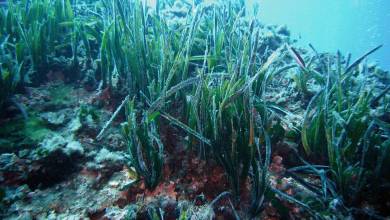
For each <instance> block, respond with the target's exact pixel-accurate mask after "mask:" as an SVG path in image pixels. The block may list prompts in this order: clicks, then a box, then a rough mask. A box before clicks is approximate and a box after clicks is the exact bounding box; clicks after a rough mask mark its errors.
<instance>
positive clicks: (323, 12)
mask: <svg viewBox="0 0 390 220" xmlns="http://www.w3.org/2000/svg"><path fill="white" fill-rule="evenodd" d="M254 3H257V4H259V10H260V13H259V16H260V18H261V19H262V21H263V22H264V23H270V24H278V25H287V26H288V28H289V29H290V31H291V33H292V36H293V38H294V39H299V40H298V44H299V45H300V46H307V45H308V43H312V44H313V45H314V46H315V47H316V48H317V50H318V51H322V52H336V51H337V50H340V51H341V52H343V53H348V52H350V53H352V57H355V58H356V57H358V56H360V55H362V54H363V53H364V52H366V51H368V50H369V49H371V48H373V47H375V46H377V45H379V44H384V47H383V48H382V49H380V50H379V51H378V52H376V53H375V54H373V55H371V56H370V59H369V61H370V62H371V61H375V62H378V64H379V65H380V66H381V67H383V68H385V69H387V70H390V0H247V9H249V10H250V9H251V8H253V4H254Z"/></svg>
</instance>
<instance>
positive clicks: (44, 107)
mask: <svg viewBox="0 0 390 220" xmlns="http://www.w3.org/2000/svg"><path fill="white" fill-rule="evenodd" d="M176 2H177V3H175V4H173V6H171V8H169V9H165V10H166V11H165V12H164V13H166V14H167V15H170V16H172V17H170V19H171V20H174V19H175V16H177V17H178V18H177V19H181V17H183V15H182V14H181V13H183V10H184V9H182V7H188V5H186V4H184V3H180V2H182V1H176ZM184 11H185V10H184ZM259 29H260V32H261V42H262V45H265V46H266V48H262V49H259V50H260V51H262V52H263V53H264V54H268V56H269V55H270V54H271V52H272V51H275V50H276V49H277V48H280V47H284V46H285V45H286V44H293V43H294V40H293V39H290V36H289V31H288V30H287V29H286V27H277V26H272V25H262V26H261V28H259ZM312 49H313V50H315V49H314V48H312ZM288 51H289V52H288ZM310 51H311V50H310V49H304V48H297V49H293V48H292V49H291V48H290V50H287V49H286V54H290V55H286V58H284V61H283V62H280V63H276V64H275V65H276V66H283V65H284V64H285V63H290V64H291V63H294V64H295V65H297V67H299V66H300V67H301V68H302V69H304V68H306V67H307V66H306V65H307V63H309V61H308V60H307V61H306V62H307V63H306V64H305V63H302V60H301V59H302V58H301V56H305V58H306V57H309V56H310V54H311V53H312V52H310ZM315 52H316V51H315ZM299 54H301V55H299ZM316 56H318V57H322V58H319V59H320V60H321V59H322V61H324V62H325V61H328V60H331V59H335V57H336V55H330V54H328V53H320V54H317V55H316ZM329 57H332V58H329ZM294 58H295V60H294ZM364 58H366V57H364ZM202 61H203V60H202ZM209 62H211V61H209ZM310 62H311V61H310ZM319 63H321V62H319ZM320 65H321V64H318V66H320ZM353 67H356V69H357V70H356V71H355V73H354V76H352V77H356V79H355V78H354V80H355V81H356V82H355V81H354V82H353V83H352V84H354V83H355V84H357V81H359V80H360V81H364V84H365V87H366V88H369V89H368V90H370V92H372V94H373V95H372V96H373V97H379V96H380V97H379V98H383V97H384V98H383V99H379V98H378V99H377V100H375V101H377V102H378V103H379V104H378V103H375V104H378V105H379V106H382V108H381V107H378V108H375V109H374V108H373V109H371V113H372V114H374V113H373V111H374V110H375V111H377V113H375V114H380V111H383V109H385V110H384V111H385V112H384V113H383V112H382V115H379V116H378V118H380V119H381V120H382V121H384V122H386V120H388V119H389V118H388V117H389V112H386V111H387V110H388V109H389V108H388V105H389V104H388V101H389V96H388V94H384V95H381V92H382V91H383V90H386V88H388V85H389V84H388V83H389V73H388V72H386V71H383V70H381V69H380V68H379V67H378V66H376V65H375V64H370V63H367V62H365V63H364V62H363V61H362V60H361V61H360V62H359V66H353ZM318 69H320V68H318ZM361 69H363V70H364V69H365V71H361ZM347 70H348V69H347ZM84 71H85V72H87V71H86V70H84ZM94 71H96V70H94ZM361 72H364V74H366V75H359V74H360V73H361ZM66 74H67V73H66V72H65V71H63V70H62V69H61V68H54V69H52V70H49V71H47V72H46V73H45V77H44V78H45V80H42V81H40V82H39V83H31V84H27V85H25V86H23V89H19V91H18V92H15V94H13V95H12V102H11V104H5V105H4V107H3V109H4V110H2V113H1V118H0V124H1V128H0V153H1V155H0V189H1V191H0V200H1V206H0V218H1V219H194V220H195V219H250V218H254V219H344V218H350V219H354V218H356V219H369V218H371V219H385V218H386V217H385V216H389V215H390V213H389V210H390V199H389V198H390V194H389V192H390V190H386V189H388V185H389V182H388V180H389V179H386V178H388V175H387V176H382V177H383V178H384V179H385V180H382V179H381V181H384V184H383V185H381V186H380V187H379V188H380V189H381V190H378V192H379V194H381V196H380V198H379V197H378V193H377V194H375V193H374V190H372V191H371V190H370V189H372V188H370V187H374V186H373V185H368V186H367V187H368V190H367V188H365V187H362V189H363V190H362V192H368V193H366V195H367V197H359V198H358V199H356V201H354V202H353V203H352V202H351V204H352V205H351V206H348V205H347V204H341V205H340V203H341V202H340V201H342V200H343V198H345V197H343V196H344V195H343V194H342V193H341V192H340V195H339V196H335V195H336V194H337V193H336V192H334V191H332V190H333V189H334V188H335V189H336V191H337V192H339V188H337V187H333V186H331V187H329V190H328V188H327V187H326V186H325V187H324V186H323V184H324V182H323V181H324V179H323V178H326V177H325V176H321V177H319V176H316V175H315V174H313V173H310V172H308V173H302V174H299V176H297V175H295V174H293V173H294V169H292V168H293V167H299V166H309V165H308V164H303V163H302V161H304V162H306V161H310V162H311V163H312V164H316V165H326V164H327V163H328V159H327V158H326V156H323V154H320V156H307V155H306V154H305V151H304V149H303V146H302V145H303V144H302V139H301V138H300V136H299V134H300V132H297V130H299V129H300V128H301V126H302V123H303V121H304V118H305V117H306V114H307V111H306V110H307V108H308V106H310V103H311V102H310V100H311V99H312V98H313V97H314V94H315V93H317V92H318V91H319V90H320V89H319V88H320V87H321V85H322V84H321V83H320V84H319V83H317V81H316V78H315V77H312V78H310V79H307V81H306V82H305V86H304V87H305V88H304V89H303V88H299V87H298V86H297V84H298V83H299V81H297V78H296V75H295V74H296V72H294V71H286V72H283V73H282V74H278V75H275V76H274V77H272V78H271V79H269V81H268V83H267V90H266V91H264V94H263V96H262V97H261V98H262V99H264V100H267V102H269V103H272V104H273V105H275V106H276V105H277V106H278V108H277V110H280V111H279V112H282V115H283V116H282V117H281V118H278V117H270V118H273V119H272V120H271V121H272V123H270V124H271V125H270V126H271V127H272V128H273V129H271V131H270V134H269V136H270V138H271V142H272V149H270V150H271V154H270V155H269V158H270V163H269V166H268V168H267V169H268V170H266V171H264V170H263V171H262V172H264V173H267V175H265V176H266V178H267V182H268V184H269V186H267V187H269V188H273V189H275V192H280V194H278V195H276V196H275V195H273V196H272V199H269V200H267V198H268V197H267V196H266V195H265V194H264V195H263V197H262V199H261V201H262V202H261V209H260V210H261V211H260V212H258V213H256V214H255V215H253V213H251V214H248V212H249V211H248V210H250V209H251V206H252V205H253V203H252V202H253V197H254V195H255V194H253V185H254V184H253V182H252V181H251V178H253V176H254V175H255V174H253V173H254V172H255V171H253V170H252V169H253V168H252V169H251V171H250V172H249V173H250V175H249V176H250V177H251V178H249V177H248V178H247V179H245V180H244V181H243V182H241V185H240V190H239V191H240V195H239V199H237V198H235V197H234V195H233V193H232V190H231V187H230V184H229V179H228V177H227V174H226V172H225V170H224V166H222V165H221V164H220V163H219V162H218V161H217V160H215V159H213V158H207V159H203V158H202V157H200V156H199V152H198V149H196V148H194V147H193V146H197V145H199V144H200V143H199V142H197V141H196V140H192V139H191V140H190V141H192V142H193V144H192V145H191V146H190V145H189V144H188V142H189V134H188V133H187V132H186V131H185V130H183V129H181V128H180V126H173V124H174V123H171V122H170V121H168V120H163V119H161V122H160V124H159V135H160V138H161V142H162V143H163V144H164V152H163V167H162V169H161V170H162V177H161V178H160V179H159V180H160V181H159V182H158V184H157V186H156V187H154V189H149V187H147V186H146V185H145V179H144V178H145V177H143V176H142V175H140V174H137V170H136V169H135V168H134V166H133V164H132V162H131V156H130V153H129V149H128V141H129V140H128V139H126V137H125V135H124V134H123V131H122V126H121V124H122V123H123V122H124V121H126V120H127V118H126V114H125V111H124V110H123V109H122V110H121V111H120V112H119V114H118V115H117V116H116V117H115V118H114V120H113V121H112V122H111V123H107V122H109V121H110V118H111V117H112V116H113V115H114V112H115V111H116V110H117V108H118V106H120V105H121V103H122V101H123V100H124V99H125V97H126V95H127V94H128V93H126V92H124V91H123V90H121V91H117V90H115V88H111V87H107V88H103V87H101V85H99V83H98V81H97V80H96V81H94V82H91V81H90V76H88V77H85V78H83V77H80V78H79V79H77V80H74V79H69V77H68V76H67V75H66ZM362 77H364V78H363V79H362ZM210 86H212V85H210ZM387 91H388V90H387ZM131 95H132V94H131ZM179 96H180V95H177V97H175V98H177V99H179ZM346 96H347V95H346ZM172 102H174V101H172ZM12 103H18V105H13V104H12ZM209 104H210V106H209V107H210V108H211V105H212V103H209ZM174 105H176V106H174V107H173V108H170V109H171V111H170V114H171V115H172V116H174V117H177V118H180V117H181V115H182V113H183V112H185V111H186V110H185V109H184V107H183V106H182V105H180V102H179V104H178V103H174ZM20 106H22V109H24V110H22V113H20V112H21V108H20ZM172 109H173V110H172ZM275 109H276V107H275ZM281 109H283V110H281ZM377 109H379V110H377ZM386 109H387V110H386ZM275 112H278V111H276V110H275ZM344 113H345V112H342V113H340V114H344ZM275 114H276V113H275ZM334 114H335V115H336V114H337V113H334ZM336 116H337V117H344V115H342V116H339V115H336ZM367 117H368V116H367ZM367 117H365V118H367ZM342 121H343V120H342ZM346 121H347V119H346ZM387 122H389V121H387ZM232 123H233V122H232ZM343 123H348V121H347V122H343ZM378 124H379V123H378ZM106 125H107V129H105V130H104V133H103V134H102V136H101V138H97V136H98V135H99V133H100V132H101V131H102V129H103V128H104V127H106ZM380 126H382V124H380V125H378V128H377V130H375V132H376V133H377V134H380V135H381V137H380V138H379V139H380V141H378V143H379V144H377V145H375V146H376V147H377V149H380V148H384V146H385V145H383V146H382V145H381V143H387V144H388V136H386V135H388V133H386V132H383V131H384V130H385V131H388V130H386V129H388V127H386V129H381V128H380ZM387 126H388V125H387ZM337 129H338V128H337ZM337 129H335V130H334V131H333V132H337V131H338V130H337ZM352 129H353V128H352ZM367 129H368V128H367ZM323 132H325V131H323ZM221 135H222V134H221ZM266 137H268V136H266ZM336 140H339V139H336ZM366 140H367V139H364V140H363V142H364V141H366ZM353 141H354V140H353V139H352V140H351V143H354V142H353ZM386 141H387V142H386ZM260 142H261V140H260ZM360 142H361V141H357V145H359V146H360ZM363 142H362V143H363ZM194 143H195V144H194ZM348 146H349V145H348ZM364 146H366V145H364ZM385 147H388V145H386V146H385ZM348 149H349V148H348V147H347V150H348ZM357 152H358V153H360V152H361V151H360V150H358V151H357ZM367 152H369V151H367ZM375 152H377V151H375ZM381 152H385V153H387V154H388V153H389V152H388V151H381ZM297 154H298V155H301V156H302V157H303V158H304V159H305V160H303V159H302V158H299V156H297ZM259 155H260V156H259V157H260V158H261V157H262V156H261V155H264V152H263V151H261V152H259ZM359 155H360V154H359ZM254 158H256V156H255V157H254ZM384 158H385V159H384V160H386V159H388V158H390V157H384ZM301 159H302V160H301ZM358 161H359V160H358ZM366 161H370V160H369V159H366ZM363 164H364V162H363ZM385 164H388V163H387V162H386V161H385ZM362 166H363V165H362ZM351 169H352V168H351ZM384 170H387V171H388V169H387V168H384ZM347 171H348V170H347ZM347 171H345V172H347ZM376 171H377V170H376ZM378 172H379V171H378ZM384 172H386V171H384ZM369 174H370V175H371V173H369V172H368V174H367V175H369ZM325 175H326V174H325ZM328 175H329V176H331V175H332V174H331V173H328ZM353 178H355V179H356V178H357V177H353ZM306 182H309V183H310V184H311V185H308V184H306ZM367 182H368V181H367ZM321 184H322V186H323V187H324V188H323V189H325V193H324V194H326V192H328V193H329V195H325V196H324V197H326V198H325V199H323V197H321V199H318V200H316V199H312V198H319V194H321V193H319V194H317V193H318V192H317V190H314V189H313V188H315V187H314V186H316V185H317V186H321ZM315 189H317V188H315ZM318 189H320V190H321V187H319V188H318ZM276 190H277V191H276ZM269 191H271V190H269ZM371 192H372V193H371ZM375 192H377V191H375ZM322 193H323V192H322ZM363 194H364V193H363ZM282 195H284V196H282ZM321 195H323V194H321ZM260 197H261V196H260ZM294 198H296V199H294ZM263 200H264V201H263ZM298 200H299V201H298ZM318 201H321V202H318ZM345 203H347V202H345Z"/></svg>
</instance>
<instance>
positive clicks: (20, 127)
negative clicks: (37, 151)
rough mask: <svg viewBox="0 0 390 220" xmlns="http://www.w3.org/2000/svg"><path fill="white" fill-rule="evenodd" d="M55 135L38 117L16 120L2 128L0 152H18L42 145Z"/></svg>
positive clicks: (0, 129) (0, 130)
mask: <svg viewBox="0 0 390 220" xmlns="http://www.w3.org/2000/svg"><path fill="white" fill-rule="evenodd" d="M51 133H53V131H52V130H50V129H49V128H48V127H47V124H46V123H45V122H44V121H43V120H42V119H40V118H38V117H37V116H30V117H29V118H28V119H27V120H24V119H23V118H15V119H13V120H11V121H9V122H8V123H5V124H4V125H3V126H1V127H0V151H3V150H7V149H8V150H11V151H13V150H17V149H18V148H25V147H29V146H32V145H35V144H38V143H40V142H41V141H43V139H45V138H46V137H47V136H48V135H50V134H51Z"/></svg>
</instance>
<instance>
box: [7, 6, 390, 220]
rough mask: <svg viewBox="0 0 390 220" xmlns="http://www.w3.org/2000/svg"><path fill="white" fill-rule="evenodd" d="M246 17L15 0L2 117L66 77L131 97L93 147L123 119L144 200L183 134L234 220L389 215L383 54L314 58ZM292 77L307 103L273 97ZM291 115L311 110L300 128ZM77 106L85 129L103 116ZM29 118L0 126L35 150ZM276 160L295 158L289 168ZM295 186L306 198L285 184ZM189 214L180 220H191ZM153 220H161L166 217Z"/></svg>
mask: <svg viewBox="0 0 390 220" xmlns="http://www.w3.org/2000/svg"><path fill="white" fill-rule="evenodd" d="M246 10H248V9H245V8H244V7H243V3H242V2H240V1H237V2H235V1H228V2H226V3H223V1H220V2H219V3H214V4H206V3H200V4H194V3H192V4H191V3H187V2H186V1H168V0H167V1H157V5H156V8H151V7H149V6H147V5H145V4H143V3H142V1H140V0H130V1H129V0H99V1H88V0H84V1H82V0H79V1H72V0H44V1H40V0H31V1H28V0H22V1H8V3H7V6H6V7H3V8H1V9H0V33H1V36H0V62H1V67H0V73H1V77H0V88H1V91H0V106H1V112H0V113H1V116H2V117H3V118H6V117H11V116H10V113H9V111H8V110H7V109H9V108H10V105H11V104H12V103H14V104H16V105H17V106H20V104H19V103H17V102H16V101H15V100H13V101H12V100H11V99H12V97H13V96H14V94H17V93H23V92H25V89H26V88H28V87H31V86H39V85H42V84H45V83H47V82H50V81H52V80H53V78H60V79H61V80H63V82H66V83H72V85H74V84H76V86H77V87H84V88H85V89H86V90H92V91H93V90H97V91H98V94H99V95H101V96H102V97H104V98H102V99H103V101H102V102H103V103H109V104H112V103H117V101H115V100H116V99H121V98H122V99H123V98H124V97H126V98H124V101H123V105H120V107H119V108H118V109H117V111H115V113H114V114H113V116H112V117H111V119H110V120H108V123H107V124H105V125H104V128H103V130H102V131H101V132H100V133H99V135H98V138H96V143H95V144H97V145H98V144H99V141H101V137H102V136H103V135H105V133H107V132H106V129H108V127H109V126H110V125H111V126H112V127H115V126H118V127H119V125H118V124H116V125H113V124H115V123H113V121H114V119H115V117H116V116H117V115H118V114H122V115H123V114H124V117H122V120H123V118H125V121H124V122H123V123H122V125H121V130H122V132H121V133H122V138H123V140H124V142H125V143H126V144H125V145H126V146H127V149H128V151H127V155H128V156H126V157H124V158H127V160H128V163H127V165H128V167H129V169H130V170H131V169H132V168H134V170H135V171H136V173H137V178H139V179H138V180H139V181H142V182H143V183H144V184H145V187H146V188H147V190H148V192H149V191H153V190H156V191H158V190H159V186H161V183H160V182H161V181H163V180H164V179H165V178H168V177H166V176H164V175H166V172H165V169H166V167H168V165H167V164H166V163H167V161H168V158H171V157H175V152H173V153H172V150H171V149H170V148H172V146H171V145H173V144H172V141H173V140H169V137H171V136H169V133H171V132H176V133H177V134H175V135H177V136H179V137H177V138H176V139H177V140H176V141H177V142H178V143H175V144H178V145H180V146H179V147H180V148H181V149H184V151H185V153H186V154H187V155H188V156H192V155H193V154H192V153H195V154H196V155H197V157H198V158H199V159H200V160H203V161H206V162H207V163H210V164H212V163H214V162H216V163H217V166H220V167H222V169H223V171H224V173H225V174H224V175H225V176H226V179H227V182H228V183H229V188H226V189H224V190H227V191H230V192H231V195H232V196H230V197H229V199H228V201H229V202H230V205H229V206H228V207H229V208H230V209H232V213H234V216H235V218H237V219H238V218H239V216H241V217H242V218H244V219H246V218H256V217H260V216H262V214H263V212H265V210H266V209H267V207H269V206H270V204H272V205H271V206H273V207H275V209H276V210H277V212H278V213H279V217H281V218H292V217H291V216H292V214H291V213H290V214H289V211H288V209H289V208H291V207H292V206H293V207H298V208H297V209H299V210H301V211H300V212H299V213H298V214H297V217H298V218H300V217H301V218H304V217H305V218H315V219H328V218H346V217H348V216H350V217H357V218H359V217H361V218H368V217H371V218H374V219H382V216H389V215H390V213H389V212H388V210H386V206H388V205H386V204H384V205H383V204H381V203H383V200H382V199H379V198H381V197H382V198H383V196H384V197H386V196H390V195H389V194H388V188H389V181H390V179H389V178H390V176H389V169H388V167H389V165H390V164H389V161H390V149H389V148H390V139H389V136H390V130H389V126H390V124H389V123H390V120H389V112H390V111H389V95H388V91H389V76H388V75H389V74H388V72H385V71H383V70H380V69H379V68H378V67H375V66H370V65H368V64H367V62H366V61H365V60H366V58H367V56H369V55H370V54H372V53H373V52H375V51H376V50H378V49H380V46H379V47H377V48H374V49H373V50H371V51H369V52H368V53H367V54H365V55H363V56H362V57H361V58H359V59H357V60H356V61H355V62H353V63H350V56H348V57H344V56H342V55H341V54H340V53H337V54H336V55H333V54H327V53H318V52H317V51H316V50H315V49H314V47H313V46H312V45H310V49H311V51H312V52H311V51H308V50H305V49H302V48H295V47H293V46H292V44H293V42H292V41H291V40H290V38H289V36H288V31H286V30H277V28H275V27H266V26H264V25H263V24H261V23H260V21H259V20H258V19H257V18H255V17H254V18H250V17H249V16H247V13H248V12H247V11H246ZM286 32H287V33H286ZM286 76H291V77H290V79H289V81H288V83H289V84H291V85H293V87H294V88H293V89H294V92H295V93H294V94H293V95H294V96H295V97H294V100H297V102H299V103H301V105H299V104H296V103H294V102H295V101H294V100H289V101H287V102H286V101H284V102H280V101H275V99H274V98H270V97H272V96H274V97H276V96H278V94H277V93H275V92H274V90H272V89H271V87H281V90H283V89H284V88H283V86H282V85H278V82H279V83H280V82H281V81H282V80H286ZM368 79H369V80H368ZM378 85H384V86H378ZM70 90H71V86H61V87H58V88H57V87H53V88H52V89H51V90H49V93H50V94H49V95H50V96H51V98H52V99H51V101H50V104H51V105H56V106H60V105H61V106H62V105H64V106H66V105H67V104H68V101H69V99H71V98H75V97H71V98H69V97H68V98H66V96H67V95H70V93H71V91H70ZM108 93H110V95H107V94H108ZM282 94H283V93H282ZM129 97H130V98H129ZM289 98H291V96H290V97H289ZM103 105H104V104H103ZM122 106H125V111H121V108H122ZM296 106H298V107H296ZM99 107H101V106H99ZM294 108H295V109H296V108H299V109H301V110H302V111H301V112H304V113H303V115H301V116H302V118H300V117H298V119H299V120H297V119H295V120H293V119H292V118H293V116H294V112H293V111H294V110H293V109H294ZM79 109H80V110H79V113H78V114H79V116H78V117H83V120H82V121H83V122H84V121H88V120H87V119H85V118H87V117H88V116H91V117H92V118H93V120H90V121H91V122H90V123H94V122H95V121H100V120H102V119H100V118H99V120H96V119H97V117H98V116H97V115H98V114H97V113H95V112H94V111H98V110H96V109H95V108H89V107H86V105H82V106H81V107H79ZM91 109H93V111H92V110H91ZM114 110H115V109H114ZM7 111H8V112H7ZM27 111H28V112H29V115H31V116H33V117H32V118H28V119H25V120H27V121H26V122H25V124H24V125H23V124H22V123H23V122H21V120H20V119H19V120H18V124H17V125H16V124H15V126H17V127H18V128H12V126H7V127H6V126H4V127H3V125H1V126H2V129H1V130H2V133H4V135H5V133H7V132H12V133H13V132H18V133H19V132H21V131H23V132H27V133H26V134H25V135H26V136H30V138H32V139H34V142H40V141H42V140H41V139H44V135H43V134H42V132H43V133H44V131H46V130H47V132H48V133H51V132H53V131H52V130H50V129H47V128H45V126H43V125H41V121H40V120H39V119H37V118H35V116H34V114H35V113H34V109H27ZM296 114H298V113H296ZM11 122H12V121H11ZM19 122H20V123H19ZM76 122H77V121H76ZM0 123H3V122H0ZM31 123H33V124H31ZM78 123H80V122H78ZM38 125H39V126H38ZM81 126H82V125H80V126H78V125H77V129H80V128H79V127H81ZM19 127H23V128H24V130H23V129H19ZM31 129H36V130H34V131H31ZM69 129H71V128H69ZM3 130H6V131H5V132H3ZM8 130H9V131H8ZM16 130H18V131H16ZM93 133H94V134H95V133H96V134H97V132H96V131H94V132H93ZM167 136H168V137H167ZM72 137H73V136H72ZM95 137H96V136H95ZM1 138H3V137H1ZM15 140H18V139H15ZM291 142H295V143H291ZM70 143H72V144H73V142H69V143H68V144H67V145H66V146H67V148H68V147H71V149H73V148H72V147H73V145H70ZM68 145H70V146H68ZM285 145H287V148H288V149H287V151H288V155H284V154H283V153H281V152H282V151H283V150H281V149H282V148H283V146H284V148H286V147H285ZM74 149H76V148H75V147H74ZM77 149H78V148H77ZM175 150H177V149H175ZM102 151H103V150H101V152H102ZM1 152H3V150H1ZM169 154H173V155H169ZM96 157H97V156H96ZM279 157H285V158H290V159H289V164H286V168H284V167H283V165H282V164H281V161H278V159H277V158H279ZM275 158H276V159H275ZM291 158H294V159H291ZM111 160H114V159H112V158H111ZM275 167H276V168H277V169H276V168H275ZM176 169H180V167H176ZM275 169H276V171H275ZM184 172H186V171H184ZM204 172H209V171H208V170H204ZM287 178H288V180H289V181H290V182H291V184H295V185H299V187H300V189H304V190H305V191H306V193H301V194H299V193H297V194H293V193H290V192H289V191H287V190H285V189H283V187H282V188H281V187H279V185H280V184H281V183H280V182H282V181H284V180H286V179H287ZM221 185H222V183H221ZM128 187H130V188H131V187H133V186H128ZM156 188H157V189H156ZM221 192H222V191H221ZM248 193H249V194H250V196H248ZM227 194H229V195H230V193H226V194H223V195H227ZM387 198H388V197H387ZM218 199H219V198H218ZM230 199H231V200H230ZM216 202H217V201H213V202H212V203H211V204H212V205H210V207H211V208H212V206H213V205H214V203H216ZM388 202H389V201H388V199H385V203H388ZM367 204H370V205H372V206H373V208H367V207H365V205H367ZM236 209H237V210H236ZM183 210H184V209H182V210H181V214H180V219H191V216H190V215H189V213H191V212H189V211H183ZM286 210H287V211H286ZM149 211H150V210H149ZM149 211H148V213H149V214H150V213H154V214H150V215H151V216H149V218H153V219H161V217H159V215H160V216H162V214H161V210H157V211H156V210H153V211H150V212H149ZM156 212H157V213H160V214H156ZM295 214H296V213H295ZM183 216H184V217H183ZM194 216H195V215H194ZM177 218H178V216H177ZM195 218H196V216H195ZM383 218H384V217H383Z"/></svg>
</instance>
